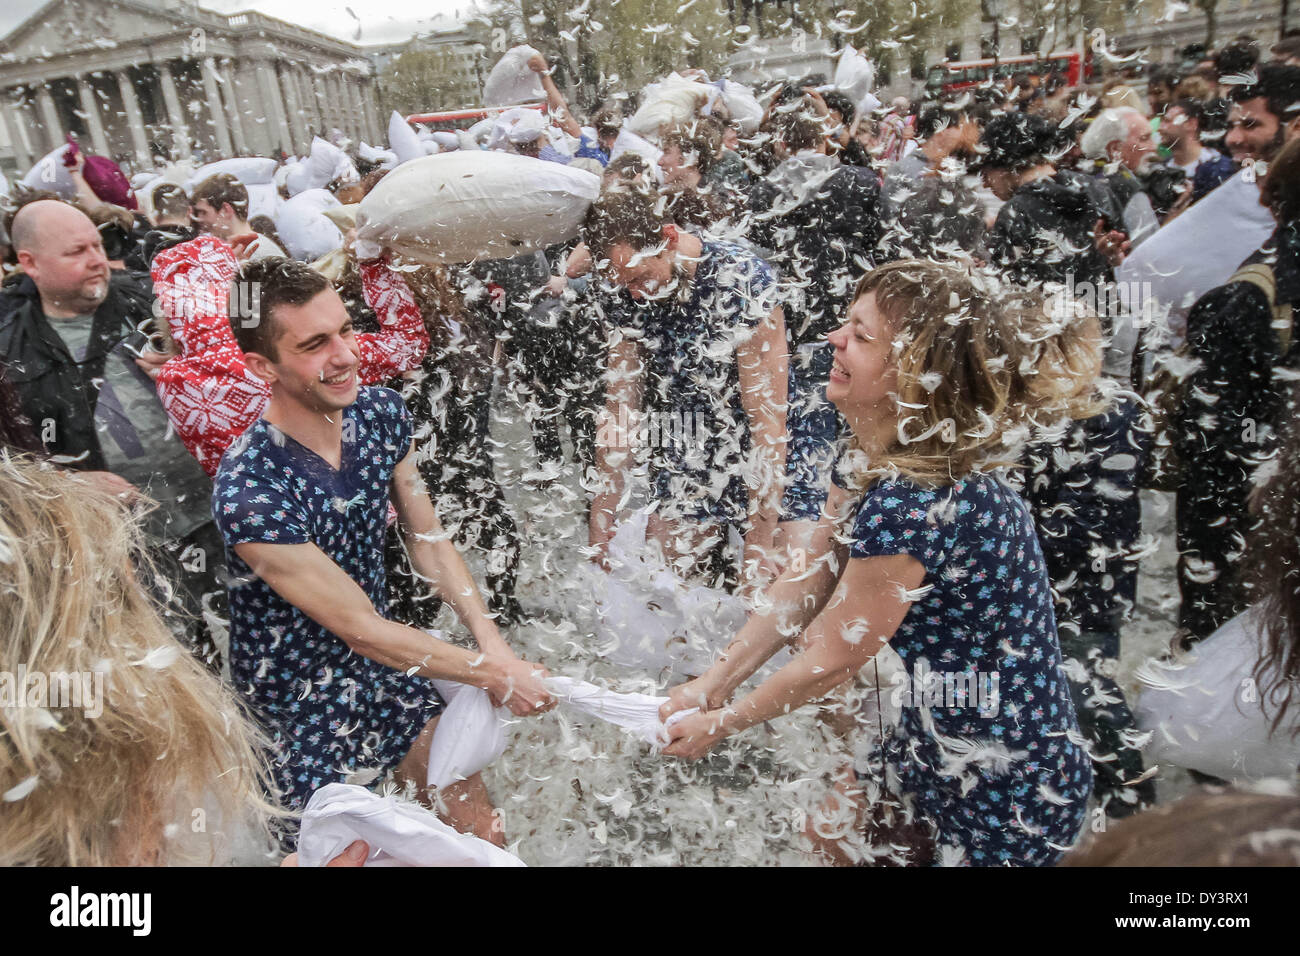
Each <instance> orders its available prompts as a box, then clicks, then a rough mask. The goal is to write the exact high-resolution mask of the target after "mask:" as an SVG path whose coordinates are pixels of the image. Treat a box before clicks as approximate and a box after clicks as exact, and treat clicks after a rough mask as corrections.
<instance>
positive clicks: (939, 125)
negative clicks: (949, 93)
mask: <svg viewBox="0 0 1300 956" xmlns="http://www.w3.org/2000/svg"><path fill="white" fill-rule="evenodd" d="M968 115H969V114H968V113H967V111H966V110H965V109H954V108H953V107H952V106H951V105H950V104H948V103H937V102H929V103H926V104H924V105H923V106H922V107H921V110H920V112H919V113H917V114H916V138H917V139H919V140H922V141H924V140H927V139H929V138H930V137H931V136H933V135H934V134H935V133H937V132H939V131H940V130H941V129H947V128H948V127H949V126H956V125H957V124H959V123H961V122H963V121H964V120H965V119H966V118H967V116H968Z"/></svg>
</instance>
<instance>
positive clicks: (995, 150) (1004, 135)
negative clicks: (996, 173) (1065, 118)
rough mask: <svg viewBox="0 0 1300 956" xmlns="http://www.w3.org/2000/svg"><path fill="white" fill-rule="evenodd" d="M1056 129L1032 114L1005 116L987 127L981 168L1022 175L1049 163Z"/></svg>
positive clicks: (985, 128) (983, 142)
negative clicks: (1048, 156)
mask: <svg viewBox="0 0 1300 956" xmlns="http://www.w3.org/2000/svg"><path fill="white" fill-rule="evenodd" d="M1056 140H1057V130H1056V127H1055V126H1054V125H1053V124H1052V123H1049V122H1048V121H1047V120H1045V119H1043V118H1042V117H1041V116H1036V115H1034V114H1032V113H1003V114H1002V115H1001V116H995V117H994V118H993V119H992V120H990V121H989V124H988V126H986V127H984V132H983V134H982V135H981V136H980V146H981V147H983V149H984V155H983V157H982V159H981V160H980V165H981V166H983V167H987V168H989V169H1007V170H1010V171H1012V172H1020V171H1021V170H1025V169H1029V168H1030V167H1031V166H1037V165H1039V164H1040V163H1044V162H1046V161H1047V160H1046V158H1045V154H1046V153H1047V152H1049V151H1050V150H1051V149H1052V147H1053V146H1054V145H1055V144H1056Z"/></svg>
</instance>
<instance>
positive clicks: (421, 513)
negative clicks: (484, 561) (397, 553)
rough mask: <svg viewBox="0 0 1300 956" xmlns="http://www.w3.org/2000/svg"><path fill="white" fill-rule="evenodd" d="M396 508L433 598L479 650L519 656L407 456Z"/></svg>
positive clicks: (397, 483)
mask: <svg viewBox="0 0 1300 956" xmlns="http://www.w3.org/2000/svg"><path fill="white" fill-rule="evenodd" d="M392 493H393V499H392V500H393V507H395V508H396V509H397V519H398V527H399V528H400V530H401V532H402V539H403V540H404V541H405V542H406V551H407V554H408V555H409V556H410V558H411V567H412V568H413V569H414V570H415V571H416V572H417V573H418V574H419V575H420V576H421V577H422V578H424V579H425V580H426V581H428V583H429V584H430V585H431V586H432V587H433V590H434V592H435V593H436V594H437V595H438V596H439V597H441V598H442V599H443V600H445V601H446V602H447V603H448V604H450V605H451V607H452V610H454V611H455V612H456V616H457V617H458V618H460V620H461V623H463V624H464V625H465V626H466V627H467V628H469V632H470V633H471V634H473V635H474V640H475V641H477V642H478V646H479V648H480V649H482V650H484V651H491V652H493V653H498V654H503V655H508V656H510V657H513V656H515V655H514V652H513V651H511V650H510V648H509V646H508V645H507V644H506V642H505V639H504V638H503V637H502V636H501V632H500V630H498V628H497V626H496V623H495V622H493V620H492V619H491V618H489V617H488V611H487V606H486V605H485V604H484V603H483V597H482V595H481V594H479V590H478V585H477V584H476V583H475V581H474V578H473V576H472V575H471V574H470V573H469V568H467V567H466V566H465V560H464V558H462V557H461V556H460V552H459V551H457V550H456V546H455V545H454V544H452V543H451V540H450V539H449V538H448V536H447V535H446V533H445V532H444V531H443V529H442V522H440V521H439V520H438V513H437V511H436V510H435V509H434V507H433V502H431V501H430V500H429V492H428V489H427V488H426V487H425V484H424V481H423V480H422V479H421V477H420V470H419V468H418V467H417V466H416V464H415V453H414V452H409V453H407V456H406V457H405V458H403V459H402V460H401V461H400V462H398V465H397V468H396V469H395V470H394V472H393V484H392Z"/></svg>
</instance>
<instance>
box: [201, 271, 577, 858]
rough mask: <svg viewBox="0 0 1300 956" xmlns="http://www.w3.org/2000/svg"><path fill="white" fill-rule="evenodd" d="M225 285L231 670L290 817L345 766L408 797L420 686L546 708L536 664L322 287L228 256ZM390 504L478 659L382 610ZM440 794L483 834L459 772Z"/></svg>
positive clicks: (418, 748)
mask: <svg viewBox="0 0 1300 956" xmlns="http://www.w3.org/2000/svg"><path fill="white" fill-rule="evenodd" d="M237 281H241V282H249V283H257V284H258V286H257V287H258V288H259V289H260V299H258V298H251V297H250V298H245V299H243V300H241V301H257V302H258V306H259V312H258V315H257V316H255V317H254V321H247V320H243V319H238V318H232V327H233V328H234V332H235V337H236V339H237V341H238V342H239V346H240V348H241V350H242V351H243V352H244V358H245V361H246V362H247V364H248V367H249V369H250V370H251V371H252V372H253V374H255V375H256V376H257V377H258V378H261V379H262V380H264V381H266V382H268V383H269V384H270V386H271V400H270V403H269V404H268V406H267V408H266V411H265V412H264V414H263V416H262V418H260V419H259V420H258V421H256V422H255V423H254V424H253V425H251V426H250V427H249V428H248V430H247V431H245V432H244V434H243V435H242V436H240V437H239V439H237V440H236V442H235V443H234V444H233V445H232V446H231V447H230V449H229V450H228V451H227V452H226V454H225V456H224V457H223V458H222V460H221V465H220V468H219V470H218V473H217V478H216V483H215V488H214V492H213V496H212V512H213V517H214V518H215V519H216V522H217V524H218V526H219V527H220V529H221V532H222V535H223V537H224V539H225V543H226V551H227V559H228V563H229V567H230V572H231V576H232V581H231V584H230V619H231V620H230V665H231V675H232V677H233V680H234V683H235V685H236V688H237V689H238V690H239V691H240V692H242V693H243V695H244V696H245V698H246V699H247V700H248V702H249V703H250V704H251V705H252V707H253V710H254V712H255V714H256V715H257V716H258V717H259V718H260V719H261V721H262V722H263V724H264V725H265V727H266V729H267V731H268V732H269V734H270V736H271V738H272V743H273V745H274V750H275V753H274V758H275V760H274V763H275V770H276V777H277V782H278V785H279V787H280V788H281V790H282V791H283V793H282V799H283V801H284V802H285V804H286V805H287V806H288V807H289V808H290V809H293V810H301V808H302V807H303V805H304V804H305V803H306V801H307V799H308V798H309V797H310V796H311V794H312V792H313V791H315V790H316V789H317V788H319V787H321V786H323V785H324V784H327V783H330V782H336V781H344V780H347V779H348V778H349V777H351V776H352V775H353V774H366V775H368V776H369V777H371V778H373V777H375V776H376V775H377V774H381V773H386V772H389V771H392V772H394V773H395V776H396V777H397V779H398V780H399V781H401V782H405V781H408V780H409V781H413V782H414V783H415V785H416V787H417V788H420V789H421V790H422V789H423V788H424V785H425V776H426V772H425V771H426V761H427V756H428V749H429V742H430V739H431V737H432V734H433V730H434V727H435V725H436V721H437V715H438V713H439V712H440V711H441V708H442V701H441V699H440V698H439V696H438V694H437V692H436V691H435V690H434V687H433V685H432V684H431V683H430V679H431V678H441V679H445V680H452V681H458V682H460V683H465V684H473V685H475V686H478V687H482V688H484V689H486V690H487V691H488V693H489V694H490V695H491V697H492V698H493V700H494V702H496V703H498V704H502V703H504V704H505V705H506V706H508V707H510V709H511V710H512V711H513V712H514V713H516V714H520V715H523V714H533V713H538V712H541V711H542V710H545V709H548V708H549V707H550V706H553V704H554V699H553V698H552V697H551V696H550V695H549V694H548V693H547V692H546V690H545V687H544V686H543V684H542V680H543V678H544V676H545V671H544V669H541V668H539V667H537V666H536V665H533V664H530V663H527V662H525V661H521V660H519V659H518V658H517V657H516V656H515V655H514V653H513V652H512V651H511V650H510V648H509V647H508V646H507V644H506V642H505V640H504V639H503V638H502V637H501V634H500V632H499V631H498V630H497V628H496V625H495V624H494V623H493V622H492V620H491V618H489V617H488V616H487V611H486V608H485V607H484V605H483V601H482V598H481V596H480V595H479V592H478V589H477V588H476V587H475V585H474V580H473V578H472V577H471V576H470V574H469V572H468V570H467V569H466V567H465V564H464V562H463V561H462V560H461V558H460V555H459V554H458V553H457V552H456V550H455V548H454V547H453V545H452V544H451V542H450V541H448V540H446V536H445V535H444V534H443V533H442V529H441V527H440V525H439V523H438V519H437V515H436V514H435V512H434V510H433V506H432V504H430V502H429V497H428V494H427V493H426V492H425V491H424V488H423V486H422V484H421V483H420V481H419V474H418V471H417V470H416V467H415V463H414V455H413V454H412V451H411V423H410V417H409V415H408V414H407V411H406V408H405V406H404V405H403V404H402V400H401V398H400V397H399V396H398V395H397V394H396V393H395V392H392V391H389V390H387V389H383V388H360V387H359V386H358V381H357V366H358V364H359V360H360V355H359V351H358V346H357V341H356V337H355V336H354V335H353V332H352V322H351V319H350V317H349V315H348V312H347V310H346V308H345V307H344V305H343V302H342V300H341V299H340V298H339V296H338V294H337V293H335V292H334V290H333V289H332V288H331V287H330V286H329V283H328V281H327V280H326V279H325V278H324V277H323V276H321V275H320V274H319V273H316V272H314V271H312V270H311V269H309V268H308V267H306V266H304V265H301V264H299V263H295V262H291V261H290V260H287V259H264V260H261V261H259V262H257V263H250V264H248V265H245V267H244V269H243V271H242V273H241V276H240V278H239V279H238V280H237ZM390 501H391V504H392V508H393V509H394V510H395V512H396V515H397V519H398V521H399V523H400V529H401V530H402V532H403V536H404V538H405V542H406V546H407V549H408V551H409V553H410V557H411V564H412V567H414V568H415V570H416V571H418V572H419V573H420V574H421V575H423V576H424V577H425V578H427V579H428V580H429V581H430V582H432V584H433V585H434V586H435V588H436V589H437V590H438V592H440V594H441V596H442V597H444V598H445V599H446V600H447V601H448V602H449V603H450V604H451V605H452V606H453V608H454V609H455V610H456V612H457V614H458V616H459V617H460V620H461V621H462V623H464V624H465V625H466V626H467V627H468V628H469V630H470V632H471V633H472V634H473V636H474V638H475V640H476V641H477V642H478V647H479V651H480V652H481V653H476V652H471V651H467V650H464V649H462V648H459V647H456V646H454V645H452V644H449V643H447V642H445V641H442V640H439V639H437V638H436V637H434V636H431V635H430V634H427V633H425V632H423V631H419V630H416V629H414V628H411V627H408V626H406V625H404V624H400V623H398V622H395V621H390V620H387V619H385V617H384V616H383V615H384V609H385V608H386V607H387V594H386V581H385V576H384V559H383V551H384V536H385V529H386V527H387V523H388V520H389V515H390ZM367 772H368V773H367ZM447 790H448V791H452V790H455V791H456V792H454V793H452V792H444V793H443V794H442V796H443V798H444V799H443V801H442V802H443V804H444V806H445V810H444V812H445V814H446V816H447V819H448V822H450V823H452V825H454V826H457V827H458V828H460V829H462V830H465V831H469V832H474V833H476V834H477V835H478V836H481V837H484V838H487V839H492V840H493V841H494V842H498V843H500V842H501V840H502V834H501V833H500V832H499V828H494V827H493V826H492V823H493V819H492V805H491V802H490V800H489V799H488V796H487V792H486V789H485V788H484V786H483V782H482V780H481V779H480V778H479V776H478V775H477V774H475V775H474V776H473V777H471V778H469V779H468V780H466V781H464V782H461V783H457V784H455V785H453V787H449V788H447ZM421 795H422V796H423V797H425V798H431V796H432V795H430V794H424V793H422V794H421ZM462 796H463V797H464V799H461V797H462Z"/></svg>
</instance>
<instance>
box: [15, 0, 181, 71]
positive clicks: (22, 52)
mask: <svg viewBox="0 0 1300 956" xmlns="http://www.w3.org/2000/svg"><path fill="white" fill-rule="evenodd" d="M192 27H193V23H192V22H191V21H189V20H187V19H186V18H184V17H181V16H178V15H177V14H175V13H173V12H171V11H170V10H167V9H164V8H162V7H161V5H159V6H158V7H154V6H150V5H146V4H144V3H130V2H128V3H122V2H116V0H108V2H105V0H52V2H51V3H47V4H46V5H45V6H43V7H41V9H39V10H37V11H36V13H34V14H32V16H30V17H28V18H27V19H26V20H25V21H23V23H21V24H20V25H19V26H18V27H16V28H15V29H14V30H13V32H11V33H10V34H9V35H8V36H6V37H5V38H4V39H3V40H0V62H8V63H14V62H21V61H24V60H43V59H48V58H50V57H54V56H61V55H63V54H67V53H76V52H80V51H84V50H111V49H114V48H116V47H117V46H119V45H122V44H127V43H131V44H135V43H139V42H140V41H142V40H148V39H149V38H150V37H154V36H168V35H175V34H176V33H177V31H180V30H184V31H187V32H188V30H189V29H191V28H192Z"/></svg>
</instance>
